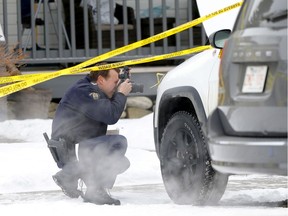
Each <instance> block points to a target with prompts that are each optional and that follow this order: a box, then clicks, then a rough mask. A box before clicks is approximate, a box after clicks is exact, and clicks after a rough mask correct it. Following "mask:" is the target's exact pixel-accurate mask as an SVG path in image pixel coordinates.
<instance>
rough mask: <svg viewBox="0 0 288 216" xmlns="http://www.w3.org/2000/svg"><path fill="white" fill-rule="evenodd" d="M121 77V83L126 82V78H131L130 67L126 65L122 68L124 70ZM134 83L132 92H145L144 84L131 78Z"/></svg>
mask: <svg viewBox="0 0 288 216" xmlns="http://www.w3.org/2000/svg"><path fill="white" fill-rule="evenodd" d="M119 79H120V80H121V83H122V82H124V81H125V80H126V79H130V68H129V67H127V66H125V67H124V68H123V70H122V72H121V73H120V74H119ZM130 82H131V83H132V90H131V93H137V92H140V93H143V90H144V85H143V84H139V83H134V82H133V81H131V80H130Z"/></svg>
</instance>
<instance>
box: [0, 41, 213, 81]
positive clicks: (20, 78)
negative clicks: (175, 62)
mask: <svg viewBox="0 0 288 216" xmlns="http://www.w3.org/2000/svg"><path fill="white" fill-rule="evenodd" d="M211 48H212V47H211V45H206V46H199V47H194V48H190V49H185V50H181V51H177V52H173V53H168V54H162V55H156V56H151V57H146V58H139V59H133V60H127V61H122V62H116V63H111V64H105V65H101V66H94V67H88V68H80V69H78V70H77V71H74V73H75V72H77V73H82V72H87V71H98V70H108V69H111V68H120V67H123V66H127V65H137V64H143V63H147V62H152V61H160V60H164V59H168V58H173V57H177V56H183V55H189V54H192V53H195V52H202V51H204V50H207V49H211ZM47 73H48V72H46V73H45V72H44V73H39V74H25V75H19V76H10V77H4V78H3V79H0V84H6V83H11V82H17V81H23V80H26V79H30V78H36V77H38V78H39V77H41V76H45V75H47ZM71 74H72V73H71Z"/></svg>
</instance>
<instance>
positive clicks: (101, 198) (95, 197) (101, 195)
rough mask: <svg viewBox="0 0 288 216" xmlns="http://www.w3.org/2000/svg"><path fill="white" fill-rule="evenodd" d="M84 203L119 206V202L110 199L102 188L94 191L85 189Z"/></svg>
mask: <svg viewBox="0 0 288 216" xmlns="http://www.w3.org/2000/svg"><path fill="white" fill-rule="evenodd" d="M83 199H84V202H90V203H94V204H96V205H105V204H107V205H120V204H121V203H120V201H119V200H117V199H114V198H112V197H111V196H110V195H109V194H108V192H107V191H106V190H105V189H104V188H97V189H94V190H91V189H90V190H89V188H88V189H87V192H86V193H85V195H84V196H83Z"/></svg>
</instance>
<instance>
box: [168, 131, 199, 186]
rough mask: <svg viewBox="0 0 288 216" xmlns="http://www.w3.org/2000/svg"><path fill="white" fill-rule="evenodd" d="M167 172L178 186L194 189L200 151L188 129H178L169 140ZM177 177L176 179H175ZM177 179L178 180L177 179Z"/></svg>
mask: <svg viewBox="0 0 288 216" xmlns="http://www.w3.org/2000/svg"><path fill="white" fill-rule="evenodd" d="M167 144H168V146H169V147H168V151H167V160H166V164H165V165H164V166H165V172H166V174H169V175H168V176H170V181H171V180H172V181H173V182H174V183H173V184H175V186H176V187H178V188H182V190H183V191H188V190H193V184H192V182H193V181H196V178H197V175H196V173H197V166H199V153H198V149H197V145H196V143H195V138H194V137H193V135H192V134H191V133H190V131H187V130H186V129H183V128H182V129H178V130H176V131H175V132H174V133H173V134H170V139H169V141H168V143H167ZM173 179H175V180H173ZM176 179H177V180H176Z"/></svg>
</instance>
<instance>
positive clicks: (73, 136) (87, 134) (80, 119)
mask: <svg viewBox="0 0 288 216" xmlns="http://www.w3.org/2000/svg"><path fill="white" fill-rule="evenodd" d="M125 103H126V96H125V95H124V94H122V93H119V92H116V93H115V94H114V96H113V97H112V98H108V97H107V96H106V95H105V94H104V93H103V92H102V91H101V90H100V89H99V87H98V86H97V85H95V84H92V83H91V80H90V78H89V77H88V76H86V77H85V78H84V79H81V80H79V81H78V82H77V83H76V84H75V85H74V86H72V87H71V88H70V89H69V90H68V91H67V93H66V94H65V95H64V97H63V98H62V99H61V101H60V103H59V106H58V108H57V111H56V113H55V117H54V120H53V123H52V138H53V139H55V140H58V139H59V138H64V139H66V141H68V142H70V144H76V143H79V142H80V141H83V140H86V139H90V138H93V137H98V136H101V135H105V134H106V132H107V125H110V124H115V123H116V122H117V121H118V120H119V118H120V116H121V114H122V112H123V110H124V107H125Z"/></svg>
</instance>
